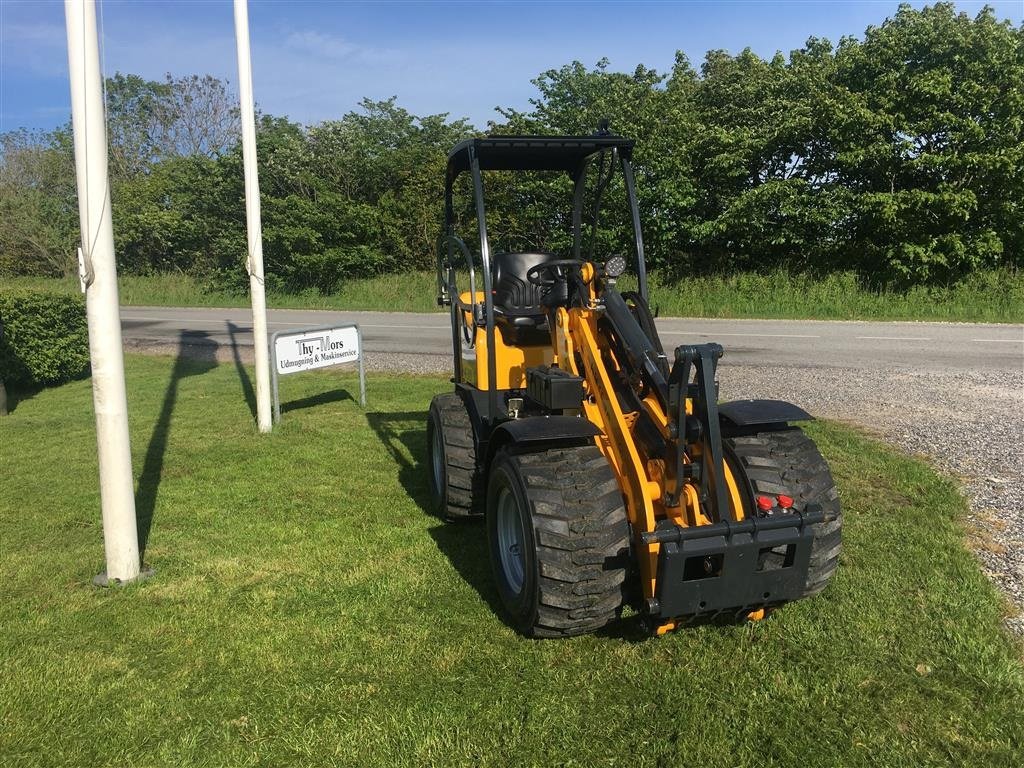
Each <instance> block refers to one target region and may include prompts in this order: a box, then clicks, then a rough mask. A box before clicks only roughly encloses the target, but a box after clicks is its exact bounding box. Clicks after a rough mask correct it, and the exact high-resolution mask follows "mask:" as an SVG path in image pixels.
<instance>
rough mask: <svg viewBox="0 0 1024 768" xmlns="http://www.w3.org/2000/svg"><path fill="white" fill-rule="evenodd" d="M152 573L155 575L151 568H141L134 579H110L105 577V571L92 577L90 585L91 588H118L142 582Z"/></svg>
mask: <svg viewBox="0 0 1024 768" xmlns="http://www.w3.org/2000/svg"><path fill="white" fill-rule="evenodd" d="M154 573H156V571H154V570H153V569H152V568H143V569H142V570H141V571H139V575H138V576H136V577H135V578H134V579H112V578H110V577H109V576H107V572H106V571H102V572H100V573H97V574H96V575H95V576H93V577H92V583H93V586H95V587H120V586H122V585H124V584H133V583H135V582H136V581H143V580H144V579H148V578H149V577H150V576H152V575H153V574H154Z"/></svg>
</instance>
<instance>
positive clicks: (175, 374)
mask: <svg viewBox="0 0 1024 768" xmlns="http://www.w3.org/2000/svg"><path fill="white" fill-rule="evenodd" d="M216 367H217V344H216V343H215V342H213V341H211V340H210V339H209V334H208V333H205V332H202V331H182V332H181V335H180V337H179V347H178V357H177V358H176V359H175V361H174V368H173V369H172V371H171V378H170V381H168V382H167V389H166V390H165V391H164V401H163V405H162V406H161V408H160V415H159V416H158V417H157V420H156V424H155V425H154V426H153V433H152V434H151V435H150V438H149V446H148V447H147V448H146V458H145V460H144V461H143V464H142V472H141V474H140V475H139V483H138V487H137V488H136V491H135V519H136V521H137V524H138V530H139V555H140V557H142V556H144V555H145V553H146V544H147V543H148V542H149V534H150V530H151V529H152V527H153V515H154V512H155V510H156V500H157V495H158V491H159V489H160V477H161V475H162V474H163V467H164V454H165V453H166V452H167V438H168V436H169V435H170V432H171V417H172V416H173V415H174V405H175V403H176V402H177V400H178V382H179V381H181V380H182V379H184V378H186V377H188V376H198V375H200V374H203V373H206V372H208V371H211V370H213V369H214V368H216Z"/></svg>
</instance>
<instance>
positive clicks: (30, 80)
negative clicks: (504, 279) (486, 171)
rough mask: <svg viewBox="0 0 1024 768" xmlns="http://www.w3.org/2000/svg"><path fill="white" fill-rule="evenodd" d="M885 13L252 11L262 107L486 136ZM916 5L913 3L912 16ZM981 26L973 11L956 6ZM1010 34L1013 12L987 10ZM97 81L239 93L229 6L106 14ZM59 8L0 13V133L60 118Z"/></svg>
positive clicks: (462, 5) (582, 5) (302, 7)
mask: <svg viewBox="0 0 1024 768" xmlns="http://www.w3.org/2000/svg"><path fill="white" fill-rule="evenodd" d="M897 5H898V2H896V1H895V0H860V2H840V1H838V0H833V1H832V2H819V1H815V0H804V1H803V2H793V1H790V2H785V1H783V2H754V1H753V0H749V1H740V0H734V1H731V2H721V1H720V2H633V3H621V2H546V3H543V2H525V1H522V0H521V1H520V2H516V3H499V2H493V3H485V2H376V3H362V2H280V1H279V0H278V1H271V0H261V1H257V2H251V4H250V11H249V14H250V17H249V23H250V28H251V35H252V49H253V79H254V84H255V91H256V100H257V102H258V103H259V105H260V107H261V108H262V109H263V110H265V111H268V112H271V113H273V114H276V115H287V116H288V117H290V118H291V119H293V120H297V121H299V122H303V123H313V122H318V121H321V120H325V119H330V118H336V117H340V116H341V115H343V114H344V113H345V112H348V111H350V110H352V109H354V108H355V107H356V106H357V104H358V102H359V101H360V99H362V98H363V97H364V96H366V97H370V98H373V99H382V98H387V97H390V96H393V95H396V96H398V101H399V104H401V105H402V106H404V107H405V108H407V109H409V110H410V111H411V112H413V113H415V114H433V113H438V112H448V113H450V114H451V115H452V116H454V117H462V116H465V117H469V118H470V119H471V120H472V121H473V122H474V123H475V124H476V125H478V126H481V127H484V126H485V125H486V121H487V120H488V119H490V118H493V117H495V113H494V111H493V110H494V107H495V106H498V105H502V106H513V107H519V108H524V107H526V106H528V101H529V99H530V97H531V96H534V95H535V93H536V90H535V88H534V87H533V86H532V85H531V83H530V80H531V78H533V77H536V75H537V74H539V73H540V72H542V71H544V70H546V69H550V68H553V67H559V66H561V65H563V64H566V63H568V62H570V61H572V60H574V59H578V60H580V61H582V62H584V63H585V64H587V65H593V64H594V63H595V62H597V60H598V59H600V58H601V57H607V58H608V59H610V61H611V67H612V68H613V69H616V70H623V71H631V70H632V69H633V68H634V67H635V66H636V65H637V64H641V63H642V64H644V65H646V66H649V67H653V68H655V69H657V70H659V71H667V70H668V69H669V68H670V67H671V65H672V62H673V59H674V56H675V52H676V51H677V50H682V51H684V52H685V53H686V54H687V55H688V56H689V57H690V59H691V60H692V61H693V62H694V63H695V64H696V63H699V62H700V60H701V58H702V57H703V55H704V52H705V51H707V50H709V49H714V48H724V49H726V50H729V51H732V52H736V51H739V50H741V49H743V48H744V47H745V46H748V45H749V46H750V47H752V48H753V49H754V50H755V51H757V52H758V53H760V54H762V55H771V54H772V53H774V52H775V51H776V50H782V51H783V52H788V51H790V50H791V49H793V48H798V47H800V46H801V45H802V44H803V42H804V41H805V40H806V39H807V38H808V37H809V36H811V35H817V36H820V37H827V38H829V39H831V40H832V41H833V42H834V41H837V40H838V39H839V38H840V37H842V36H843V35H850V34H852V35H861V34H862V33H863V31H864V28H865V27H866V26H868V25H869V24H877V23H880V22H881V21H882V20H884V19H885V18H886V16H889V15H891V14H892V13H894V12H895V10H896V8H897ZM914 5H921V3H914ZM957 5H958V7H959V8H960V9H961V10H964V11H967V12H968V13H970V14H972V15H973V14H975V13H977V12H978V11H979V10H980V9H981V8H982V7H983V5H984V3H983V2H960V3H958V4H957ZM989 5H992V6H994V7H995V9H996V12H997V14H998V15H999V16H1000V17H1001V18H1007V19H1010V20H1011V21H1012V22H1013V23H1014V24H1015V25H1019V24H1021V22H1022V16H1024V0H1010V1H1007V2H998V1H997V2H992V0H990V2H989ZM100 9H101V13H102V20H103V51H102V55H103V58H104V68H105V71H106V72H107V74H113V73H114V72H115V71H121V72H126V73H128V72H130V73H134V74H139V75H142V76H144V77H147V78H151V79H160V78H162V76H163V75H164V73H166V72H170V73H172V74H174V75H185V74H192V73H197V74H207V73H209V74H213V75H217V76H218V77H224V78H227V79H229V80H230V81H231V82H232V83H234V82H235V80H236V79H237V70H236V63H235V48H234V45H235V43H234V21H233V14H232V6H231V2H230V0H205V1H198V0H192V1H191V2H186V1H185V0H177V1H176V2H142V1H140V0H136V1H135V2H126V1H125V0H120V1H118V0H103V2H102V3H101V6H100ZM65 46H66V40H65V32H64V8H63V3H62V2H51V1H49V0H33V1H29V2H24V1H22V0H0V131H7V130H11V129H14V128H18V127H22V126H25V127H29V128H45V129H48V128H52V127H55V126H57V125H59V124H61V123H63V122H64V121H66V120H67V119H68V117H69V114H70V97H69V93H68V81H67V52H66V47H65Z"/></svg>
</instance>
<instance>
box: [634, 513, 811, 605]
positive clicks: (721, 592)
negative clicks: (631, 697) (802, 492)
mask: <svg viewBox="0 0 1024 768" xmlns="http://www.w3.org/2000/svg"><path fill="white" fill-rule="evenodd" d="M821 519H822V515H821V513H820V511H816V512H812V511H811V510H808V513H807V514H803V515H801V514H791V515H778V516H774V517H771V518H764V519H763V522H764V523H765V525H758V524H757V523H758V522H759V521H758V520H744V521H742V522H740V523H728V522H721V523H714V524H712V525H706V526H697V527H695V528H683V529H676V527H675V526H672V528H673V529H675V530H673V531H672V535H671V538H672V539H674V540H672V541H668V542H667V543H663V544H662V545H661V549H660V551H659V554H658V582H657V588H656V593H655V602H653V603H652V604H651V609H652V610H651V611H650V612H651V613H652V614H653V615H656V616H660V617H662V618H675V617H683V616H699V615H708V614H715V613H724V612H729V613H738V612H740V611H746V610H756V609H758V608H763V607H765V606H767V605H774V604H778V603H783V602H787V601H790V600H796V599H799V598H801V597H803V595H804V589H805V586H806V584H807V571H808V567H809V563H810V558H811V545H812V543H813V541H814V532H813V529H812V528H811V526H810V523H811V522H812V521H815V522H816V521H819V520H821ZM659 533H661V532H660V531H659ZM664 533H666V534H667V533H669V532H668V531H665V532H664ZM769 550H771V551H773V552H778V553H783V552H784V553H785V554H784V559H783V563H782V565H781V567H777V566H778V565H779V564H778V558H777V557H773V558H772V559H771V560H770V561H769V562H767V563H766V562H764V557H763V555H764V554H765V553H766V552H767V551H769Z"/></svg>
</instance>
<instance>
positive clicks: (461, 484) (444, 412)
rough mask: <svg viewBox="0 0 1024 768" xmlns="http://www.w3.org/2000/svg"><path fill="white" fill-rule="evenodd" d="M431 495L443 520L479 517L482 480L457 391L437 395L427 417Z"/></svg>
mask: <svg viewBox="0 0 1024 768" xmlns="http://www.w3.org/2000/svg"><path fill="white" fill-rule="evenodd" d="M427 465H428V470H429V476H430V496H431V499H432V501H433V504H434V508H435V509H436V510H437V511H438V514H440V515H441V517H443V518H444V519H445V520H464V519H466V518H469V517H475V516H479V515H480V501H481V498H482V496H483V493H482V490H483V480H482V476H481V474H480V471H479V469H478V468H477V461H476V442H475V440H474V437H473V422H472V420H471V418H470V416H469V411H468V410H467V409H466V404H465V402H464V401H463V399H462V398H461V397H460V396H459V394H458V393H457V392H446V393H445V394H443V395H437V396H435V397H434V399H433V400H431V401H430V412H429V414H428V416H427Z"/></svg>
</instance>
